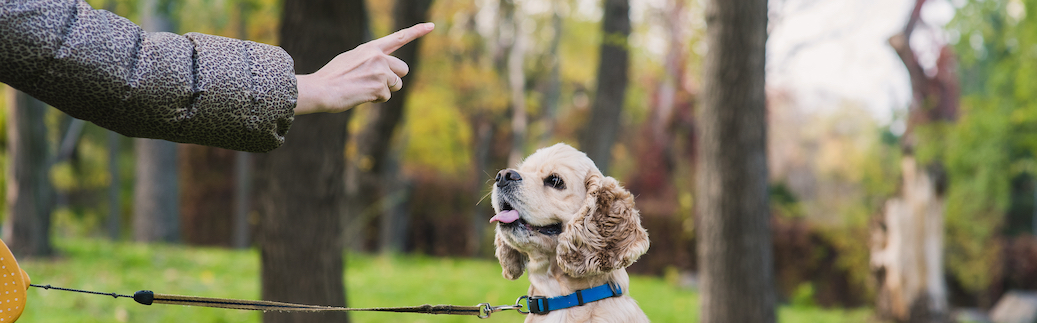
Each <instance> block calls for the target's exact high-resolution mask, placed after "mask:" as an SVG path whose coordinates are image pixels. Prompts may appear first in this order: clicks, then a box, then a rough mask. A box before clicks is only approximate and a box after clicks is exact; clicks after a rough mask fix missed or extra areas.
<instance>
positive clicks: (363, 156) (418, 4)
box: [346, 0, 432, 251]
mask: <svg viewBox="0 0 1037 323" xmlns="http://www.w3.org/2000/svg"><path fill="white" fill-rule="evenodd" d="M431 6H432V0H410V1H404V0H399V1H397V2H396V4H395V5H394V7H393V24H394V30H400V29H404V28H407V27H410V26H413V25H414V24H417V23H420V22H425V21H428V10H429V8H430V7H431ZM420 44H421V38H418V39H417V40H414V41H413V42H411V43H410V44H407V45H404V46H403V47H401V48H400V49H397V50H396V51H395V52H394V53H393V55H394V56H396V57H398V58H400V59H401V60H403V61H404V62H407V65H408V66H409V67H410V74H408V77H407V80H415V79H416V77H415V76H416V75H417V74H418V66H419V65H418V64H419V62H420V60H419V56H418V48H419V47H420ZM407 80H405V81H407ZM412 87H413V86H404V87H403V89H401V90H399V91H397V92H395V93H393V95H392V100H389V101H386V102H385V103H382V104H380V106H379V107H377V108H375V109H372V110H370V111H369V113H370V117H369V120H368V122H367V124H366V125H365V126H364V128H363V130H361V131H360V133H359V134H357V136H356V139H355V141H356V159H355V160H356V161H358V162H356V163H353V164H352V165H350V167H349V170H348V172H349V173H348V175H347V176H346V180H347V184H346V190H347V197H348V199H349V201H348V207H349V209H348V210H349V214H350V215H369V216H356V217H351V220H350V223H349V224H350V226H354V227H357V228H366V227H368V225H369V221H368V220H369V219H372V218H375V217H377V218H379V219H381V224H380V226H381V227H382V228H381V229H380V231H381V233H382V234H380V235H379V243H378V244H379V246H380V248H381V249H386V248H388V249H394V247H391V246H397V245H398V246H402V243H399V242H400V241H389V240H399V239H402V238H403V237H401V236H397V235H395V234H393V233H394V232H398V231H399V230H394V229H392V228H388V227H386V226H394V225H396V224H398V223H399V222H398V221H395V220H396V219H394V217H392V216H387V215H388V213H389V209H390V208H394V207H396V206H397V205H396V204H398V203H396V204H393V203H382V202H385V201H390V200H393V199H388V200H387V197H388V196H389V195H393V194H399V192H390V188H389V187H388V186H389V185H388V184H389V183H393V182H395V181H397V179H396V176H397V172H396V171H395V170H394V169H392V170H391V168H389V167H388V164H390V163H392V161H390V160H388V159H389V158H390V157H391V155H390V153H389V151H390V148H391V147H392V142H393V136H394V135H395V133H396V128H398V126H399V124H400V123H401V122H402V120H403V116H404V108H405V105H406V103H407V97H408V96H409V95H410V91H411V88H412ZM390 170H391V171H390ZM358 232H363V231H358ZM350 240H351V241H350V245H351V247H352V248H358V247H360V245H361V244H362V241H363V240H364V239H363V237H362V236H360V235H358V236H357V237H351V238H350ZM397 251H398V250H397Z"/></svg>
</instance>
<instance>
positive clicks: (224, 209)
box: [178, 145, 238, 247]
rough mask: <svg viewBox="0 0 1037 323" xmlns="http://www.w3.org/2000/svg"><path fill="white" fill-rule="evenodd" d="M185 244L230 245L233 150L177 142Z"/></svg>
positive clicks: (233, 195) (181, 216)
mask: <svg viewBox="0 0 1037 323" xmlns="http://www.w3.org/2000/svg"><path fill="white" fill-rule="evenodd" d="M179 146H180V147H179V151H178V153H179V154H180V160H179V163H180V164H179V166H180V171H181V173H180V175H181V178H182V180H183V192H182V193H181V198H180V202H181V203H180V205H181V212H180V220H181V223H182V224H183V230H181V231H182V232H183V233H182V235H183V238H184V243H187V244H191V245H203V246H222V247H230V246H231V244H232V241H233V236H234V229H233V224H234V197H235V196H236V195H235V193H234V191H235V189H234V175H235V173H234V168H235V167H234V166H235V165H234V161H235V153H238V152H236V151H232V150H227V149H222V148H216V147H206V146H200V145H179Z"/></svg>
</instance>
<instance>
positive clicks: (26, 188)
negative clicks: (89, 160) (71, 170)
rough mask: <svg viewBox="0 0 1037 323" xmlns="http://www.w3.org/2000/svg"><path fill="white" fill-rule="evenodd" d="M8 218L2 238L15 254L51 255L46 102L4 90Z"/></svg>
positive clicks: (51, 200)
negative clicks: (5, 101)
mask: <svg viewBox="0 0 1037 323" xmlns="http://www.w3.org/2000/svg"><path fill="white" fill-rule="evenodd" d="M7 98H8V101H7V106H8V110H7V113H8V114H7V149H8V150H7V153H8V161H7V163H8V165H7V219H5V221H4V228H3V240H4V242H6V243H7V245H8V247H10V248H11V252H13V253H14V255H15V256H16V257H20V258H25V257H45V256H50V255H51V254H53V252H54V249H53V247H52V246H51V244H50V216H51V211H52V205H53V201H54V197H55V193H54V188H53V186H51V183H50V165H51V160H50V158H51V157H50V148H49V144H48V143H47V126H46V124H45V123H44V121H45V118H44V115H45V114H46V113H47V105H46V104H44V103H43V102H41V101H39V100H36V99H35V98H33V97H31V96H29V95H28V94H25V93H22V92H21V91H17V90H14V89H13V88H10V87H8V90H7Z"/></svg>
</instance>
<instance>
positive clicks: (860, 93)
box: [767, 0, 954, 128]
mask: <svg viewBox="0 0 1037 323" xmlns="http://www.w3.org/2000/svg"><path fill="white" fill-rule="evenodd" d="M913 5H914V0H836V1H832V0H770V8H771V9H770V11H771V15H770V16H771V17H770V26H769V28H770V29H771V30H770V35H769V39H768V43H767V52H768V53H767V86H768V88H770V89H772V90H782V91H786V92H787V93H789V94H791V95H792V97H793V100H795V106H798V107H800V108H801V109H804V111H805V112H808V113H810V112H825V111H831V110H832V109H836V108H839V107H842V106H845V105H846V104H857V105H859V106H861V107H863V108H866V109H867V110H868V111H870V112H871V114H872V115H873V116H874V117H875V118H876V120H877V121H878V122H879V123H880V124H891V125H892V126H893V127H894V128H896V127H897V125H898V124H902V120H896V119H895V118H894V115H895V114H894V112H895V111H903V110H905V109H906V108H907V105H908V104H909V103H910V99H911V84H910V80H909V79H908V74H907V70H905V69H904V66H903V63H902V62H901V61H900V58H898V57H897V55H896V52H895V51H893V48H892V47H890V46H889V44H888V42H887V40H888V39H889V37H890V36H892V35H894V34H896V33H897V32H899V31H900V30H901V29H902V28H903V26H904V24H905V23H906V22H907V18H908V16H909V14H910V12H911V9H912V7H913ZM953 16H954V5H952V4H951V3H950V2H948V1H947V0H929V1H928V2H927V3H926V5H925V7H923V11H922V21H923V23H925V26H924V27H922V28H920V29H916V31H915V33H914V35H913V37H912V39H911V44H912V47H913V48H915V49H916V55H918V57H919V61H920V62H921V63H922V64H923V67H931V66H932V65H934V64H935V61H936V54H937V48H938V46H939V45H940V44H945V43H946V42H947V38H948V37H947V36H946V33H945V32H943V30H942V27H943V26H944V25H946V24H947V22H949V21H950V20H951V18H953Z"/></svg>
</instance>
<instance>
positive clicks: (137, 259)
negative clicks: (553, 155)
mask: <svg viewBox="0 0 1037 323" xmlns="http://www.w3.org/2000/svg"><path fill="white" fill-rule="evenodd" d="M56 246H57V247H58V249H59V250H61V254H62V256H61V257H60V258H58V259H56V260H27V261H22V262H21V265H22V267H23V269H25V270H26V272H28V273H29V275H30V276H31V277H32V281H33V283H38V284H51V285H54V286H61V287H69V288H80V289H89V290H97V291H103V292H117V293H123V294H132V293H133V292H134V291H137V290H141V289H149V290H153V291H155V292H157V293H166V294H181V295H197V296H210V297H226V298H243V299H258V297H259V276H258V275H259V272H258V268H259V255H258V253H256V252H255V251H254V250H246V251H232V250H225V249H210V248H184V247H179V246H169V245H158V244H152V245H145V244H126V243H121V244H113V243H110V242H106V241H100V240H81V239H59V240H58V241H57V243H56ZM346 264H347V269H346V273H345V275H346V282H347V283H346V285H347V286H346V290H347V292H348V293H349V296H348V299H349V302H350V305H351V306H354V307H363V306H409V305H419V304H425V303H429V304H457V305H474V304H476V303H480V302H490V303H491V304H494V305H503V304H509V303H512V302H514V301H515V298H517V297H518V296H519V295H523V294H525V293H526V289H527V287H528V282H527V281H526V280H525V278H522V279H519V280H516V281H509V280H506V279H504V278H501V276H500V266H499V265H498V264H497V263H496V262H495V261H493V260H488V259H487V260H476V259H451V258H430V257H422V256H379V257H374V256H364V255H352V256H350V257H348V260H347V262H346ZM631 286H632V287H631V289H632V290H631V291H630V293H631V296H633V297H634V298H635V299H637V300H638V304H639V305H640V306H641V308H642V309H643V310H644V311H645V313H647V314H648V317H649V318H650V319H652V320H653V321H655V322H695V321H697V317H698V310H697V307H696V306H693V305H689V304H697V303H698V296H697V294H696V293H694V292H692V291H689V290H686V289H681V288H677V287H675V286H674V285H672V284H670V283H667V282H666V281H665V280H664V279H661V278H651V277H641V276H634V277H631ZM800 305H803V304H800ZM779 314H780V315H779V317H780V318H781V321H782V322H866V319H867V318H868V316H869V315H870V310H867V309H855V310H825V309H819V308H816V307H812V306H792V307H788V306H786V307H782V308H781V309H780V312H779ZM521 318H522V316H521V315H520V314H517V313H515V312H502V313H497V314H494V315H493V317H491V318H490V319H489V320H488V321H489V322H494V321H496V322H504V321H508V322H511V321H517V320H520V319H521ZM352 319H353V320H354V321H355V322H385V321H404V322H473V321H474V320H477V319H476V318H473V317H468V316H427V315H419V314H395V313H355V314H353V316H352ZM21 320H23V321H25V322H145V321H146V322H259V320H260V315H259V313H256V312H249V311H237V310H222V309H208V308H199V307H186V306H170V305H151V306H144V305H139V304H136V303H134V302H133V301H132V300H128V299H122V298H120V299H112V298H111V297H104V296H94V295H85V294H77V293H69V292H61V291H54V290H50V291H48V290H43V289H38V288H32V289H30V290H29V295H28V304H27V305H26V311H25V313H24V314H23V315H22V318H21Z"/></svg>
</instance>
